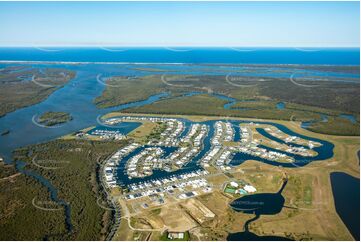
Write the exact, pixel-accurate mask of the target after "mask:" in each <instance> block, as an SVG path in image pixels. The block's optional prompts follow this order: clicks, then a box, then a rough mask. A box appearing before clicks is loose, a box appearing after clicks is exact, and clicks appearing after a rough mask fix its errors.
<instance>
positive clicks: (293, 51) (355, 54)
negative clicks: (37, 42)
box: [0, 47, 360, 66]
mask: <svg viewBox="0 0 361 242" xmlns="http://www.w3.org/2000/svg"><path fill="white" fill-rule="evenodd" d="M112 48H113V49H112ZM119 48H120V47H108V48H102V47H43V48H40V47H21V48H20V47H19V48H17V47H8V48H7V47H0V60H1V61H0V63H4V62H9V63H17V62H19V63H21V62H22V63H24V62H29V63H52V64H53V63H59V64H174V65H181V64H221V63H222V64H272V65H287V64H289V65H297V64H298V65H341V66H342V65H344V66H348V65H353V66H354V65H356V66H358V65H360V50H359V48H296V47H295V48H252V49H250V48H241V47H239V48H230V47H229V48H226V47H225V48H206V47H199V48H194V47H193V48H191V47H189V48H187V49H185V48H184V47H175V48H167V47H164V48H160V47H159V48H158V47H157V48H155V47H154V48H150V47H148V48H140V47H139V48H134V47H133V48H127V47H122V50H119Z"/></svg>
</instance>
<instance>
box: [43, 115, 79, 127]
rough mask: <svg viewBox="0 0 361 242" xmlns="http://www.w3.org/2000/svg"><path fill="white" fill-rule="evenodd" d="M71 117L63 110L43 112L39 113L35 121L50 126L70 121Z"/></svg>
mask: <svg viewBox="0 0 361 242" xmlns="http://www.w3.org/2000/svg"><path fill="white" fill-rule="evenodd" d="M72 119H73V117H72V116H71V115H70V114H69V113H65V112H52V111H49V112H45V113H43V114H42V115H40V116H39V117H38V119H37V122H38V123H40V124H41V125H44V126H47V127H51V126H55V125H60V124H64V123H67V122H69V121H71V120H72Z"/></svg>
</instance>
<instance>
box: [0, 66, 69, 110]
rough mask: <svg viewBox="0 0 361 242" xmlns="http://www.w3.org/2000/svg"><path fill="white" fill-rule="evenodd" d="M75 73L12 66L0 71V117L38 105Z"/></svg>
mask: <svg viewBox="0 0 361 242" xmlns="http://www.w3.org/2000/svg"><path fill="white" fill-rule="evenodd" d="M74 76H75V72H73V71H69V70H64V69H58V68H56V69H55V68H46V69H40V68H31V69H30V68H27V67H26V66H13V67H7V68H4V69H2V70H0V116H3V115H5V114H7V113H9V112H13V111H15V110H16V109H19V108H23V107H27V106H31V105H34V104H36V103H39V102H41V101H43V100H44V99H46V98H47V97H48V96H49V95H50V94H52V93H53V92H54V91H56V90H58V89H59V88H61V87H63V86H64V85H65V84H66V83H67V82H68V81H69V80H70V79H72V78H74Z"/></svg>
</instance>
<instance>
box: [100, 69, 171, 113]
mask: <svg viewBox="0 0 361 242" xmlns="http://www.w3.org/2000/svg"><path fill="white" fill-rule="evenodd" d="M107 84H108V85H109V86H107V87H106V88H105V90H104V92H103V94H102V95H101V96H100V97H97V98H96V99H95V100H94V102H95V104H96V105H97V106H98V107H100V108H107V107H112V106H117V105H120V104H125V103H130V102H135V101H139V100H144V99H147V98H148V97H149V96H151V95H154V94H157V93H160V92H163V91H164V90H163V85H162V84H163V83H162V82H161V80H160V79H159V80H158V79H157V78H154V77H153V76H147V77H144V78H136V79H129V78H127V77H114V78H111V79H110V80H108V81H107Z"/></svg>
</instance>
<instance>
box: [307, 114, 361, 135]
mask: <svg viewBox="0 0 361 242" xmlns="http://www.w3.org/2000/svg"><path fill="white" fill-rule="evenodd" d="M308 129H309V130H311V131H313V132H317V133H321V134H332V135H354V136H358V135H360V123H359V122H356V123H352V122H351V121H349V120H347V119H344V118H339V117H329V118H328V120H327V122H316V123H314V124H312V125H311V126H310V127H308Z"/></svg>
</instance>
